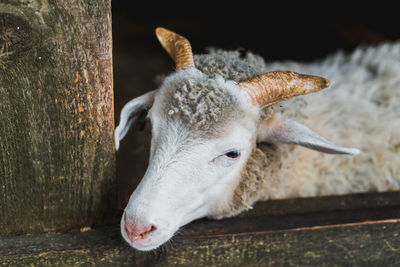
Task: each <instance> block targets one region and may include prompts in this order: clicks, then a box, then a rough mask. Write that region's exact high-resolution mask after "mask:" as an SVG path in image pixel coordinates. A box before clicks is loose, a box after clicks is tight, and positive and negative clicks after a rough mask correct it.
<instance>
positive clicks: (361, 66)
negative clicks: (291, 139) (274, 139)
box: [195, 42, 400, 218]
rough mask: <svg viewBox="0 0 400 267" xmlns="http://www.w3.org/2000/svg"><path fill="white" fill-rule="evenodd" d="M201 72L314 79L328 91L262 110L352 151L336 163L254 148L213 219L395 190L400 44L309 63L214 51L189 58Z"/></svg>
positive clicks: (286, 149) (399, 156)
mask: <svg viewBox="0 0 400 267" xmlns="http://www.w3.org/2000/svg"><path fill="white" fill-rule="evenodd" d="M195 63H196V67H197V68H198V69H199V70H201V71H202V72H204V73H208V74H209V75H212V73H217V74H218V75H221V76H223V77H224V78H225V79H232V80H235V81H237V82H240V81H242V80H245V79H248V78H250V77H253V76H254V75H257V74H260V73H265V72H269V71H274V70H291V71H297V72H300V73H309V74H312V75H320V76H322V77H326V78H328V79H330V80H331V86H330V87H329V88H328V89H325V90H323V91H321V92H320V93H317V94H310V95H306V96H301V97H296V98H293V99H291V100H289V101H285V102H282V103H279V104H276V105H273V106H272V107H271V108H268V109H266V110H264V111H263V114H261V116H262V117H263V118H265V117H269V116H270V114H271V113H273V112H280V113H282V114H283V115H284V116H285V117H287V118H292V119H294V120H296V121H298V122H300V123H303V124H305V125H307V126H308V127H310V128H311V129H313V130H315V131H316V132H318V133H319V134H321V135H322V136H324V137H326V138H327V139H328V140H330V141H332V142H333V143H337V144H340V145H343V146H353V147H358V148H360V149H361V150H362V153H361V154H360V155H358V156H355V157H353V156H337V155H329V154H323V153H320V152H316V151H312V150H309V149H307V148H304V147H300V146H293V145H279V146H277V147H275V146H268V145H260V144H259V145H258V146H257V147H256V148H255V149H254V151H253V154H252V155H251V156H250V158H249V159H248V162H247V165H246V166H245V168H244V169H243V170H242V173H241V177H240V182H239V185H238V187H237V188H236V190H235V192H234V196H233V198H232V201H231V203H230V205H228V206H227V207H225V208H224V210H222V211H221V214H220V215H219V216H218V218H221V217H227V216H233V215H236V214H238V213H240V212H241V211H243V210H246V209H249V208H251V207H252V205H253V204H254V203H255V202H256V201H259V200H268V199H283V198H295V197H311V196H326V195H342V194H349V193H360V192H380V191H390V190H399V189H400V164H399V162H400V75H398V74H399V73H400V43H399V42H396V43H392V44H383V45H379V46H376V47H362V48H358V49H356V50H355V51H354V52H353V53H351V54H344V53H343V52H338V53H336V54H334V55H331V56H329V57H328V58H326V59H324V60H321V61H318V62H312V63H297V62H290V61H287V62H272V63H268V64H266V63H265V62H264V60H263V59H262V58H261V57H259V56H256V55H253V54H251V53H248V54H247V55H246V56H245V57H242V58H241V57H240V54H239V53H238V52H226V51H222V50H213V51H211V53H210V54H207V55H199V56H196V57H195Z"/></svg>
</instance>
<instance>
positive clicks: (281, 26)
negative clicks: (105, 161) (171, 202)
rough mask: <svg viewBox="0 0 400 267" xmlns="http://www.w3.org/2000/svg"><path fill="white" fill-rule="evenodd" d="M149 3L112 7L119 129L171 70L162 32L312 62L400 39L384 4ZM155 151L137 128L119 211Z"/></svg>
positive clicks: (120, 165)
mask: <svg viewBox="0 0 400 267" xmlns="http://www.w3.org/2000/svg"><path fill="white" fill-rule="evenodd" d="M147 2H148V3H147ZM147 2H143V1H141V2H140V4H138V2H137V1H122V0H113V1H112V12H113V56H114V90H115V121H116V125H117V124H118V122H119V113H120V111H121V109H122V107H123V105H124V104H125V103H126V102H128V101H129V100H130V99H132V98H134V97H137V96H139V95H141V94H143V93H145V92H148V91H150V90H153V89H156V88H157V85H156V83H155V82H154V80H155V77H156V76H157V75H160V74H162V73H168V72H171V71H173V68H174V64H173V62H172V60H171V59H170V58H169V56H168V55H167V53H166V52H165V51H164V50H163V49H162V48H161V46H160V44H159V43H158V41H157V39H156V37H155V35H154V30H155V28H156V27H158V26H162V27H165V28H167V29H170V30H173V31H175V32H177V33H179V34H181V35H183V36H185V37H186V38H187V39H189V41H190V42H191V44H192V48H193V52H194V53H203V52H205V50H204V49H205V48H206V47H209V46H214V47H220V48H225V49H244V51H252V52H255V53H257V54H260V55H262V56H263V57H264V59H266V61H273V60H285V59H290V60H296V61H312V60H315V59H318V58H322V57H325V56H327V55H329V54H331V53H334V52H335V51H337V50H344V51H348V52H350V51H352V50H353V49H354V48H356V47H357V46H360V45H375V44H378V43H382V42H388V41H395V40H398V39H400V14H399V13H400V11H399V8H397V7H396V6H395V5H393V4H388V3H387V2H385V1H361V0H360V1H355V0H353V1H344V0H343V1H318V2H314V1H296V2H294V3H291V2H288V1H280V2H273V1H260V2H258V3H251V2H249V1H241V3H240V4H238V3H236V4H233V1H232V2H230V4H225V5H223V4H217V3H218V2H217V1H214V2H204V1H186V2H185V5H174V4H171V2H168V1H163V3H160V4H159V3H156V1H147ZM261 3H262V4H261ZM149 144H150V126H149V125H147V126H146V129H145V130H144V131H142V132H140V131H138V129H134V130H133V131H131V132H130V133H129V134H128V135H127V137H126V140H125V139H124V141H122V143H121V147H120V151H119V152H118V154H117V190H118V197H119V206H120V208H123V207H124V206H125V204H126V202H127V200H128V198H129V196H130V194H131V193H132V192H133V190H134V188H135V187H136V185H137V183H138V182H139V181H140V179H141V178H142V177H143V175H144V172H145V170H146V167H147V162H148V157H149V153H148V151H149Z"/></svg>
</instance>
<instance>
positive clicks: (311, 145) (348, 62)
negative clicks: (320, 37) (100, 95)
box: [115, 28, 400, 250]
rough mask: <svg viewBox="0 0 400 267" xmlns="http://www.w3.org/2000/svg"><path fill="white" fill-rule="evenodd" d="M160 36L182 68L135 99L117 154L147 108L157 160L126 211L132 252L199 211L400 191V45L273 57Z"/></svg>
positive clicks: (124, 118) (208, 213)
mask: <svg viewBox="0 0 400 267" xmlns="http://www.w3.org/2000/svg"><path fill="white" fill-rule="evenodd" d="M156 35H157V38H158V39H159V41H160V43H161V44H162V46H163V47H164V48H165V50H166V51H167V52H168V53H169V55H170V56H171V57H172V59H173V60H174V61H175V64H176V71H175V72H174V73H172V74H169V75H168V76H167V77H165V79H164V80H163V82H162V84H161V86H160V88H159V89H157V90H154V91H150V92H148V93H147V94H144V95H142V96H139V97H137V98H135V99H133V100H131V101H129V102H128V103H127V104H126V105H125V106H124V107H123V109H122V111H121V116H120V123H119V125H118V126H117V127H116V129H115V143H116V148H117V150H118V148H119V144H120V141H121V140H122V139H123V138H124V136H125V135H126V134H127V132H128V131H129V129H130V128H131V126H132V125H134V124H135V123H136V122H137V121H138V118H139V117H140V114H142V112H143V111H144V110H148V118H149V119H150V121H151V124H152V141H151V148H150V161H149V166H148V169H147V171H146V173H145V175H144V177H143V179H142V180H141V182H140V184H139V185H138V187H137V188H136V190H135V191H134V192H133V194H132V195H131V197H130V199H129V202H128V204H127V206H126V208H125V210H124V214H123V216H122V218H121V234H122V236H123V238H124V239H125V240H126V242H127V243H128V244H129V245H130V246H132V247H133V248H136V249H138V250H152V249H155V248H157V247H159V246H160V245H162V244H163V243H165V242H166V241H167V240H169V239H170V238H171V237H172V236H173V235H174V233H175V232H176V231H177V230H178V229H179V228H180V227H181V226H183V225H185V224H187V223H189V222H191V221H193V220H195V219H198V218H201V217H209V218H214V219H221V218H225V217H230V216H234V215H237V214H239V213H241V212H243V211H245V210H248V209H251V208H252V206H253V205H254V203H255V202H257V201H264V200H269V199H282V198H294V197H306V196H324V195H340V194H348V193H357V192H366V191H386V190H398V189H399V188H400V167H399V164H398V162H399V158H400V153H399V151H400V116H399V114H400V101H399V100H400V90H398V88H399V87H400V78H398V73H399V72H400V60H399V59H400V43H394V44H384V45H380V46H378V47H369V48H359V49H357V50H356V51H354V52H353V53H352V54H350V55H345V54H343V53H342V52H338V53H336V54H334V55H332V56H330V57H328V58H326V59H324V60H321V61H318V62H313V63H308V64H304V63H303V64H301V63H296V62H275V63H269V64H266V63H265V61H264V59H263V58H261V57H260V56H258V55H255V54H252V53H247V54H246V55H245V56H244V57H243V56H241V55H240V53H239V52H237V51H224V50H219V49H211V50H210V51H209V53H208V54H202V55H193V54H192V49H191V45H190V43H189V41H188V40H187V39H186V38H184V37H182V36H180V35H178V34H176V33H174V32H172V31H169V30H167V29H164V28H157V29H156ZM277 69H278V70H281V71H276V70H277ZM282 70H283V71H282ZM289 70H290V71H289ZM300 73H309V74H312V75H309V74H300ZM314 75H320V76H326V77H329V78H331V80H332V84H331V85H330V88H329V89H325V90H322V89H323V88H326V87H328V86H329V80H327V79H325V78H322V77H320V76H314ZM320 90H322V91H320ZM318 91H320V92H318ZM316 92H318V93H316ZM306 94H307V95H306ZM303 95H304V96H303ZM306 125H307V126H306ZM309 127H310V128H309ZM311 129H314V130H311ZM314 131H316V132H319V133H321V134H322V135H323V136H325V137H327V138H328V139H329V140H331V141H334V142H335V143H343V144H345V145H348V146H355V147H358V148H360V149H361V151H362V153H360V154H359V152H360V150H358V149H356V148H346V147H341V146H337V145H334V144H333V143H331V142H329V141H327V139H325V138H323V137H321V136H320V135H318V134H317V133H316V132H314ZM321 152H324V154H323V153H321ZM332 154H344V155H346V154H347V156H339V155H332ZM349 155H357V156H349Z"/></svg>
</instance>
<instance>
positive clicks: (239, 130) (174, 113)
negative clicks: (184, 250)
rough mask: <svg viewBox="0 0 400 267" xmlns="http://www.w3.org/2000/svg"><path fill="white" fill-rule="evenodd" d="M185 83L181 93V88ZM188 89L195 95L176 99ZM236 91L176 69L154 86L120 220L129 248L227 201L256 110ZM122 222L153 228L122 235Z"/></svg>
mask: <svg viewBox="0 0 400 267" xmlns="http://www.w3.org/2000/svg"><path fill="white" fill-rule="evenodd" d="M205 80H206V82H205ZM200 83H201V84H202V85H203V86H200V87H201V88H199V86H198V84H200ZM189 84H191V86H190V85H189ZM185 85H186V89H187V92H182V86H183V87H185ZM211 87H212V88H211ZM191 90H193V93H195V92H196V93H200V94H199V95H198V96H194V97H193V99H192V101H189V102H188V101H183V99H179V96H181V95H179V94H185V93H186V94H191V93H192V92H191ZM210 92H211V93H212V95H210V96H208V95H207V94H209V93H210ZM240 92H241V91H240V89H239V88H236V85H235V83H233V82H231V81H230V82H226V81H225V80H223V79H222V78H221V77H216V78H215V79H210V78H209V77H207V76H206V75H204V74H202V73H201V72H200V71H198V70H196V69H190V70H185V71H180V72H178V73H176V74H175V75H173V76H171V77H169V78H168V79H167V80H166V81H165V83H164V85H163V86H162V87H161V88H160V90H159V92H158V94H157V95H156V97H155V100H154V104H153V107H152V108H151V110H150V111H149V118H150V120H151V124H152V142H151V156H150V162H149V166H148V169H147V172H146V174H145V176H144V177H143V179H142V181H141V182H140V184H139V186H138V187H137V189H136V190H135V192H134V193H133V194H132V196H131V197H130V200H129V203H128V205H127V207H126V209H125V215H124V216H123V218H122V220H121V232H122V236H123V237H124V238H125V240H126V241H127V242H128V243H129V244H130V245H131V246H132V247H134V248H137V249H139V250H151V249H154V248H156V247H158V246H159V245H161V244H162V243H164V242H166V241H167V240H168V239H170V238H171V237H172V236H173V234H174V233H175V232H176V231H177V230H178V229H179V228H180V227H181V226H182V225H185V224H187V223H189V222H191V221H193V220H195V219H197V218H200V217H204V216H212V215H214V214H218V213H219V212H220V210H222V209H224V206H225V205H229V202H230V200H231V198H232V194H233V192H234V188H235V187H236V186H237V184H238V181H239V176H240V175H239V174H240V170H241V169H242V168H243V166H244V164H245V163H246V159H247V158H248V157H249V155H250V153H251V150H252V148H253V146H254V145H255V138H256V133H257V126H258V116H257V114H258V109H257V108H255V107H252V106H251V105H250V104H248V102H249V101H248V99H247V96H246V95H243V94H241V93H240ZM213 93H215V94H216V95H214V94H213ZM201 94H203V95H201ZM171 95H172V96H174V95H175V98H174V97H171ZM223 96H224V97H223ZM182 97H183V96H182ZM227 99H229V100H228V101H225V100H227ZM187 108H190V110H186V109H187ZM202 109H203V110H202ZM185 111H186V112H187V113H185ZM226 112H230V114H227V113H226ZM211 113H213V114H212V115H210V114H211ZM193 117H196V120H195V121H192V120H191V118H193ZM202 119H205V120H204V121H203V122H202V123H201V121H202ZM126 221H127V222H128V224H132V225H135V227H139V228H140V229H149V227H148V226H149V225H153V226H154V228H153V230H152V231H150V232H145V234H143V233H140V234H141V235H142V237H140V238H129V234H128V232H129V231H128V230H127V229H126ZM150 229H151V228H150ZM135 234H136V235H137V234H138V233H135ZM131 237H132V235H131Z"/></svg>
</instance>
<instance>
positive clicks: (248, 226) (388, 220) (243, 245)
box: [0, 207, 400, 266]
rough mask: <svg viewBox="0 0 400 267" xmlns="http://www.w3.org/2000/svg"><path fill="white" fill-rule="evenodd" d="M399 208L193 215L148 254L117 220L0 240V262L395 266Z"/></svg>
mask: <svg viewBox="0 0 400 267" xmlns="http://www.w3.org/2000/svg"><path fill="white" fill-rule="evenodd" d="M399 233H400V208H397V207H386V208H376V209H358V210H343V211H335V212H317V213H304V214H297V215H296V214H292V215H270V216H254V217H245V218H231V219H224V220H220V221H214V220H206V219H203V220H198V221H196V222H194V223H191V224H189V225H188V226H186V227H185V228H184V229H183V230H182V231H181V233H180V234H178V235H176V236H175V237H174V238H173V240H172V241H171V242H169V243H168V244H166V245H164V246H163V247H162V248H160V249H158V250H157V251H155V252H147V253H144V252H137V251H135V250H133V249H132V248H131V247H129V246H128V245H127V244H125V242H124V241H123V240H122V238H121V236H120V230H119V226H118V225H116V226H109V227H102V228H98V229H95V230H91V231H87V232H80V231H73V232H69V233H63V234H37V235H29V236H15V237H7V238H3V239H2V240H1V241H0V266H3V265H4V266H9V265H11V266H13V265H14V264H18V265H30V264H40V265H41V266H54V265H76V264H87V265H89V264H96V265H97V264H104V265H106V264H113V265H121V266H125V265H127V266H131V265H132V264H135V265H138V266H149V265H150V266H227V265H236V266H260V265H289V266H290V265H314V264H316V265H366V264H369V265H371V264H372V265H377V264H384V266H386V265H396V264H400V238H399Z"/></svg>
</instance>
